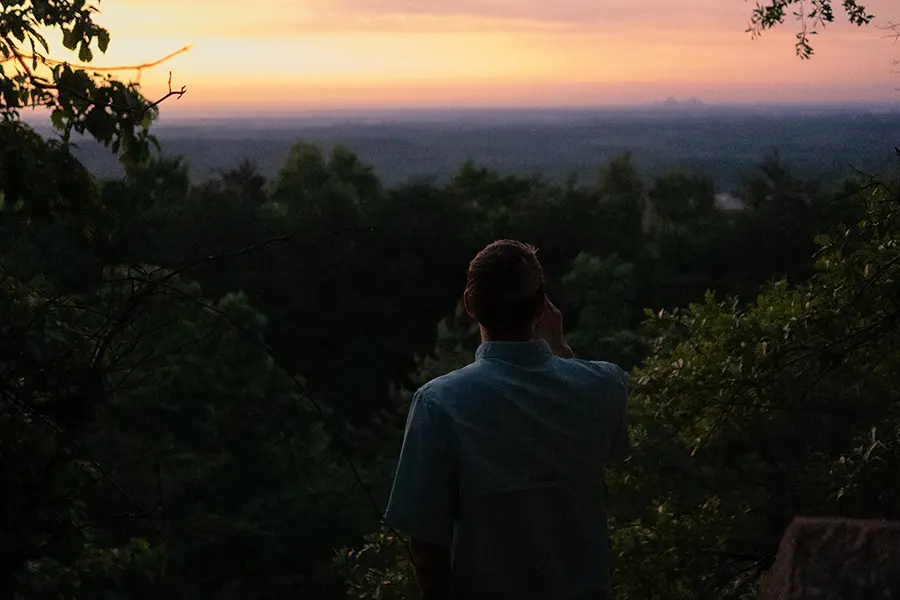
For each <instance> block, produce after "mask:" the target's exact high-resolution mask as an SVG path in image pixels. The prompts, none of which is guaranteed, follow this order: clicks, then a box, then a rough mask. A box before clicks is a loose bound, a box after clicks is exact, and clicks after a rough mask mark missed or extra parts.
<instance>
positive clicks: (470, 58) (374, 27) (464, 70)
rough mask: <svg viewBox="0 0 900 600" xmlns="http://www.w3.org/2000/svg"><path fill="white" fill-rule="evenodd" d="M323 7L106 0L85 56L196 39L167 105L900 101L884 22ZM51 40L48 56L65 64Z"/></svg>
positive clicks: (636, 2)
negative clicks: (96, 50)
mask: <svg viewBox="0 0 900 600" xmlns="http://www.w3.org/2000/svg"><path fill="white" fill-rule="evenodd" d="M324 1H325V0H306V1H305V2H300V3H297V6H294V5H289V4H288V3H286V2H276V3H275V5H276V6H274V7H271V6H268V7H267V10H266V11H264V12H253V11H249V10H248V9H247V8H246V7H247V4H246V3H244V2H241V1H240V0H193V1H192V2H191V3H175V2H168V1H162V0H105V2H104V3H103V4H102V9H103V12H102V13H101V15H100V17H99V19H98V20H99V21H100V22H101V23H102V24H104V25H105V26H107V27H108V28H109V29H110V31H111V33H112V43H111V45H110V49H109V52H108V54H107V55H106V56H98V57H97V58H96V59H95V63H96V64H97V65H98V66H102V65H108V64H113V63H114V64H140V63H144V62H148V61H152V60H155V59H157V58H159V57H161V56H164V55H166V54H168V53H170V52H172V51H174V50H177V49H178V48H181V47H183V46H185V45H188V44H192V45H193V48H192V49H191V51H190V52H188V53H186V54H183V55H179V56H177V57H175V58H173V59H172V60H170V61H168V62H167V63H165V64H163V65H161V66H159V67H157V68H155V69H151V70H145V71H143V72H142V73H141V74H140V75H141V76H140V83H141V85H142V88H143V90H144V92H145V94H146V95H147V96H148V97H155V96H157V95H162V94H164V93H165V91H166V82H167V79H168V73H169V71H170V70H171V71H172V72H173V85H175V86H177V87H181V86H182V85H186V86H187V88H188V94H187V95H186V96H185V97H184V98H183V99H182V100H180V101H179V102H178V103H174V102H173V103H172V104H171V105H167V107H166V110H169V109H170V108H169V107H170V106H171V110H173V111H182V110H188V111H202V110H204V109H225V108H228V107H234V108H240V107H249V108H255V109H259V110H265V109H267V108H279V109H284V108H290V107H292V106H295V107H297V108H331V107H346V106H352V107H359V108H362V107H366V106H378V107H387V106H403V107H414V106H439V105H444V106H452V105H455V104H465V105H491V104H502V105H509V104H514V105H528V104H530V103H531V104H535V105H538V104H560V105H565V104H569V105H571V104H610V103H613V104H622V103H624V104H627V103H633V102H646V101H653V100H660V99H663V98H665V97H667V96H676V97H699V98H700V99H702V100H705V101H709V102H734V103H740V102H758V101H764V100H769V101H776V102H777V101H785V102H795V101H802V100H804V99H808V100H810V101H821V102H827V101H832V102H834V101H844V100H852V101H866V100H871V101H892V100H894V101H895V100H897V99H900V96H898V95H897V93H896V92H895V91H894V89H895V88H897V87H898V86H900V75H893V74H892V73H891V69H892V66H891V59H892V58H894V57H895V56H896V55H900V46H894V45H892V44H891V43H890V42H889V41H887V40H885V39H883V36H884V32H883V31H881V30H878V29H876V28H875V27H870V28H867V29H861V30H858V29H856V28H853V27H851V26H849V25H847V24H837V23H836V24H834V25H832V26H830V27H829V29H828V30H827V31H825V32H824V34H823V35H821V36H817V37H818V38H819V39H818V40H815V41H816V42H817V43H816V55H815V57H814V58H813V60H811V61H801V60H800V59H798V58H796V57H795V56H794V54H793V32H794V31H793V29H792V27H794V24H793V23H786V24H785V25H784V27H783V28H782V29H781V30H780V31H777V32H771V33H768V34H767V35H766V36H764V37H763V38H762V39H760V40H756V41H752V40H751V39H750V38H749V36H748V34H746V33H744V28H745V26H746V19H747V18H748V17H749V10H750V8H751V7H750V5H749V4H747V3H746V2H741V1H739V0H696V3H697V7H698V8H697V11H696V14H694V15H690V14H686V13H683V11H681V9H679V11H681V12H676V11H675V10H674V9H672V8H671V6H670V5H671V3H669V2H667V0H605V1H606V4H607V5H611V6H612V7H613V8H612V9H609V11H608V12H610V14H611V15H613V16H611V17H609V18H606V16H605V14H606V13H603V14H600V13H601V12H602V11H601V9H599V8H598V9H596V10H595V11H594V12H589V13H586V15H585V18H584V20H583V22H582V21H579V20H577V19H576V17H578V16H579V15H578V14H575V15H574V16H573V14H571V13H572V11H574V10H575V9H576V8H578V9H579V10H582V9H581V8H579V7H582V6H583V5H584V3H580V2H572V0H569V1H568V4H567V2H566V0H562V1H561V3H560V6H562V7H563V8H560V9H557V8H554V9H551V8H546V7H545V8H535V7H537V6H538V5H537V4H535V5H534V6H532V4H531V3H528V2H525V3H524V4H523V5H524V6H526V7H531V8H529V10H532V12H533V13H534V14H530V13H529V14H524V15H523V14H519V13H515V14H513V15H505V14H499V15H498V14H497V13H498V11H499V10H500V8H501V7H499V5H497V6H495V4H496V2H495V3H493V4H492V2H491V0H483V2H478V1H477V0H468V2H463V5H468V6H469V8H468V9H467V10H468V11H469V12H468V13H464V14H440V12H439V11H440V10H445V9H442V8H440V7H439V5H438V4H437V3H436V0H434V2H432V4H433V5H434V6H431V4H429V2H428V0H421V1H422V2H423V5H424V6H426V7H431V8H432V9H433V12H430V13H429V12H428V11H422V12H421V13H417V14H410V13H403V12H401V11H400V9H399V8H398V9H397V10H396V11H393V10H392V9H391V6H392V5H391V1H392V0H372V1H369V0H338V1H337V2H333V3H330V4H329V6H328V7H326V6H325V4H324ZM398 1H399V0H398ZM889 4H892V2H891V0H875V1H874V2H869V3H868V5H869V6H870V8H871V9H872V10H873V11H874V12H875V13H876V16H882V17H883V20H886V19H887V18H889V17H891V16H900V15H891V13H890V10H891V9H892V8H893V7H890V6H888V5H889ZM406 5H408V3H406ZM569 5H571V6H569ZM334 6H337V7H338V8H334ZM373 6H375V7H378V10H377V11H376V10H374V9H373V8H372V7H373ZM398 6H399V4H398ZM404 6H405V5H404ZM503 6H504V7H506V6H508V3H504V4H503ZM548 6H549V5H548ZM567 6H568V7H569V8H568V9H566V10H569V12H565V11H563V9H565V8H566V7H567ZM607 8H608V7H607ZM607 8H604V9H603V10H607ZM478 10H482V11H483V12H484V13H485V14H477V11H478ZM523 10H524V9H523ZM553 10H556V11H558V12H559V14H556V13H552V14H551V11H553ZM520 12H521V11H520ZM837 12H838V13H839V14H840V11H837ZM897 12H900V11H897ZM545 13H546V14H545ZM595 13H596V14H595ZM242 31H243V33H241V32H242ZM55 37H58V36H51V37H50V38H49V39H50V40H51V45H52V51H53V53H52V56H54V57H56V58H63V57H65V58H69V59H70V60H71V54H70V53H66V52H65V51H62V49H61V46H60V44H59V43H58V41H57V40H55V39H54V38H55ZM54 42H56V43H54ZM67 55H68V56H67ZM120 75H122V76H124V77H125V78H134V77H136V76H137V73H122V74H120Z"/></svg>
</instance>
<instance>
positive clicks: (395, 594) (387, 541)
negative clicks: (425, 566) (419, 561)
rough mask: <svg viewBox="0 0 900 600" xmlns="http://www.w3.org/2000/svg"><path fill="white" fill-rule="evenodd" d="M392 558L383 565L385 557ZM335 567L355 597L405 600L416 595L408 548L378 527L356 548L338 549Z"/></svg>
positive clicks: (348, 595)
mask: <svg viewBox="0 0 900 600" xmlns="http://www.w3.org/2000/svg"><path fill="white" fill-rule="evenodd" d="M386 556H389V557H392V560H391V562H390V563H389V564H388V565H387V566H385V557H386ZM334 567H335V569H336V570H337V571H338V572H339V573H340V574H341V576H342V577H343V579H344V580H345V581H346V582H347V597H348V598H353V599H354V600H364V599H368V600H406V599H409V598H416V597H418V594H419V591H418V586H417V585H416V578H415V571H414V569H413V563H412V559H411V555H410V550H409V548H408V547H407V546H406V545H405V544H404V542H403V540H402V539H401V538H400V537H398V536H397V535H396V534H395V533H393V532H391V531H387V530H384V529H383V530H381V531H379V532H378V533H373V534H371V535H367V536H365V544H363V546H362V547H360V548H359V549H358V550H348V549H347V548H344V549H342V550H339V551H338V552H337V555H336V556H335V558H334Z"/></svg>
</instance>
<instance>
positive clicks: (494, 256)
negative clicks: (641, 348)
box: [385, 240, 628, 600]
mask: <svg viewBox="0 0 900 600" xmlns="http://www.w3.org/2000/svg"><path fill="white" fill-rule="evenodd" d="M464 300H465V306H466V310H467V311H468V313H469V315H470V316H472V318H474V319H475V320H477V321H478V323H479V325H480V328H481V338H482V344H481V345H480V346H479V348H478V351H477V353H476V355H475V362H474V363H473V364H471V365H469V366H467V367H465V368H463V369H460V370H457V371H454V372H452V373H450V374H448V375H445V376H443V377H438V378H437V379H434V380H433V381H431V382H429V383H427V384H426V385H424V386H422V388H420V389H419V390H418V391H417V392H416V394H415V396H414V398H413V401H412V406H411V407H410V410H409V417H408V420H407V424H406V434H405V436H404V441H403V448H402V450H401V452H400V461H399V464H398V466H397V472H396V476H395V479H394V487H393V490H392V492H391V498H390V501H389V503H388V508H387V511H386V513H385V522H386V523H387V524H388V525H390V526H392V527H394V528H396V529H398V530H399V531H401V532H403V533H406V534H408V535H409V536H410V537H411V539H412V551H413V558H414V562H415V567H416V577H417V580H418V583H419V587H420V589H421V591H422V594H423V596H424V598H425V600H450V599H452V600H512V599H516V600H525V599H529V600H530V599H533V600H604V599H606V598H609V597H610V592H609V537H608V534H607V531H606V509H605V504H606V502H605V494H606V487H605V483H604V477H603V475H604V468H605V466H606V465H607V464H608V463H609V462H610V461H612V460H614V459H620V458H623V457H624V456H625V454H626V452H627V447H628V436H627V430H626V402H627V393H626V381H625V374H624V372H623V371H622V369H620V368H619V367H617V366H615V365H613V364H610V363H606V362H595V361H587V360H579V359H576V358H574V357H573V355H572V351H571V350H570V349H569V346H568V344H567V343H566V340H565V335H564V333H563V327H562V315H561V314H560V312H559V311H558V310H557V309H556V308H555V307H554V306H553V304H552V303H551V302H550V301H549V300H548V299H547V296H546V293H545V284H544V274H543V269H542V268H541V264H540V262H539V261H538V258H537V255H536V253H535V250H534V248H532V247H530V246H527V245H525V244H522V243H520V242H516V241H510V240H501V241H498V242H494V243H493V244H490V245H489V246H488V247H487V248H485V249H484V250H482V251H481V252H480V253H479V254H478V255H477V256H476V257H475V258H474V259H473V260H472V262H471V264H470V265H469V272H468V282H467V286H466V291H465V296H464Z"/></svg>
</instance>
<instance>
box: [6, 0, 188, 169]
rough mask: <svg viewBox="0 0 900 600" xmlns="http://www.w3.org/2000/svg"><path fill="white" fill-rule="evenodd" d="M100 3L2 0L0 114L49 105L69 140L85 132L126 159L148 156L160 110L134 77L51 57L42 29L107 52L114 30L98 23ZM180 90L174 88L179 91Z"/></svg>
mask: <svg viewBox="0 0 900 600" xmlns="http://www.w3.org/2000/svg"><path fill="white" fill-rule="evenodd" d="M97 12H98V9H97V7H96V6H93V5H90V4H88V2H86V0H61V1H50V0H34V1H13V2H4V4H3V10H2V12H0V115H2V117H3V120H4V121H8V120H14V119H17V118H18V117H19V114H20V112H21V110H23V109H31V108H33V107H38V106H39V107H44V108H45V109H47V110H49V111H50V113H51V122H52V124H53V126H54V127H55V128H56V129H57V130H58V131H59V132H60V133H61V134H62V138H63V140H64V141H65V142H68V141H69V139H70V137H71V134H72V133H73V132H75V133H79V134H87V135H90V136H91V137H93V138H94V139H96V140H97V141H99V142H101V143H102V144H104V145H105V146H107V147H109V148H111V149H112V151H113V152H114V153H117V154H118V155H119V156H120V158H121V160H122V161H123V162H125V163H126V164H135V163H139V162H141V161H143V160H145V159H146V158H147V157H148V156H149V152H150V149H151V147H153V146H157V147H158V145H157V142H156V139H155V138H154V137H153V136H151V135H150V133H149V128H150V125H151V124H152V123H153V121H155V120H156V119H157V118H158V116H159V110H158V107H157V104H158V103H150V102H149V101H147V99H145V98H144V97H143V95H142V94H141V93H140V91H139V89H138V86H137V85H136V84H133V83H123V82H121V81H119V80H118V79H116V78H115V77H112V76H105V77H104V76H101V75H100V74H98V73H91V72H89V71H88V70H87V68H86V67H82V66H73V65H70V64H68V63H65V62H59V61H55V60H52V59H50V57H49V52H50V48H49V45H48V43H47V40H46V38H44V36H43V34H42V33H41V32H42V31H47V30H51V31H56V32H58V33H59V34H61V35H62V41H63V46H64V47H65V48H66V49H68V50H72V51H76V50H77V52H78V59H79V60H80V61H81V62H83V63H91V62H92V61H93V59H94V51H95V49H96V50H98V51H99V52H101V53H105V52H106V50H107V48H108V47H109V42H110V34H109V32H108V31H107V30H106V29H104V28H103V27H100V26H99V25H97V24H96V23H95V22H94V15H95V14H96V13H97ZM180 93H183V90H182V92H175V94H180Z"/></svg>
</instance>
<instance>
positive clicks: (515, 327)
mask: <svg viewBox="0 0 900 600" xmlns="http://www.w3.org/2000/svg"><path fill="white" fill-rule="evenodd" d="M466 289H467V291H468V292H469V294H470V295H471V298H472V312H473V313H474V316H475V318H476V319H477V320H478V322H479V323H480V324H481V325H482V327H484V328H485V329H487V330H488V331H493V332H495V333H516V332H519V331H521V330H522V329H524V328H525V327H527V326H528V325H530V324H531V322H532V321H534V319H536V318H537V317H539V316H540V315H541V313H542V312H543V310H544V305H545V302H546V296H545V282H544V269H543V267H542V266H541V263H540V261H539V260H538V257H537V249H536V248H535V247H534V246H531V245H530V244H523V243H522V242H519V241H516V240H498V241H496V242H494V243H492V244H489V245H488V246H487V247H486V248H485V249H484V250H482V251H481V252H479V253H478V254H477V255H476V256H475V258H473V259H472V262H470V263H469V273H468V277H467V281H466Z"/></svg>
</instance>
